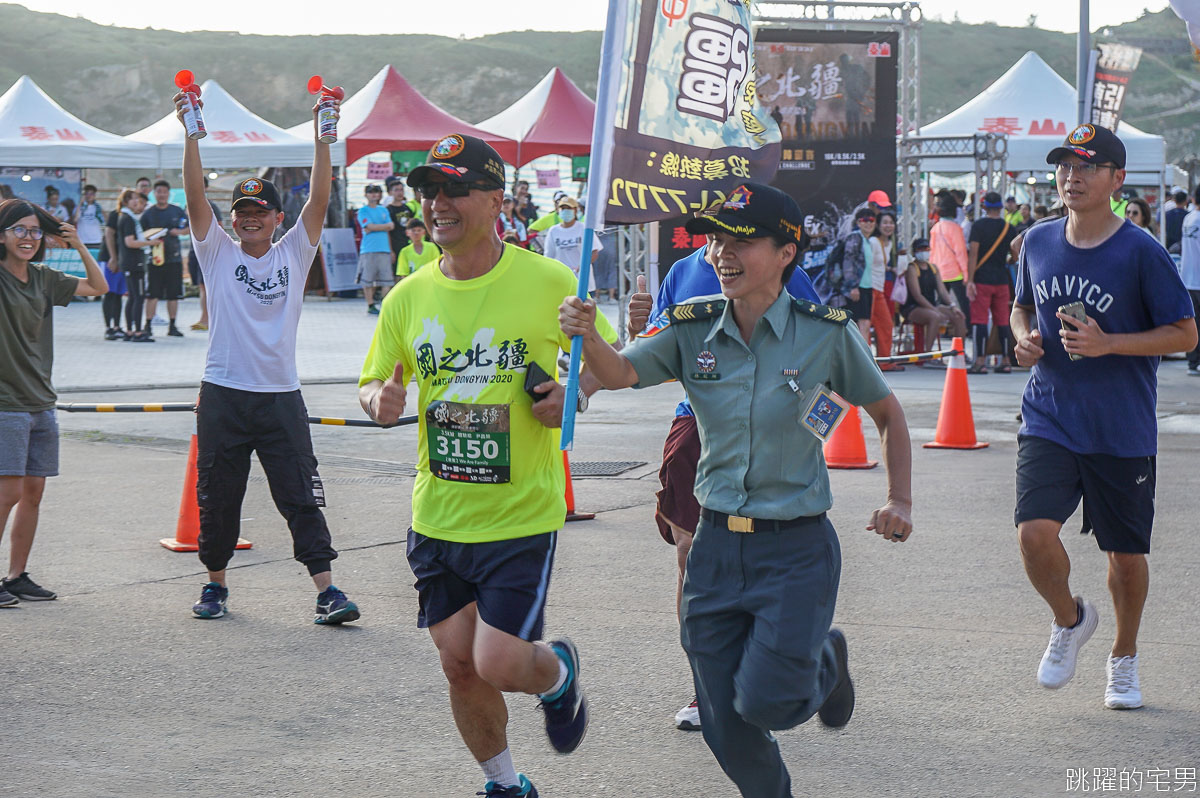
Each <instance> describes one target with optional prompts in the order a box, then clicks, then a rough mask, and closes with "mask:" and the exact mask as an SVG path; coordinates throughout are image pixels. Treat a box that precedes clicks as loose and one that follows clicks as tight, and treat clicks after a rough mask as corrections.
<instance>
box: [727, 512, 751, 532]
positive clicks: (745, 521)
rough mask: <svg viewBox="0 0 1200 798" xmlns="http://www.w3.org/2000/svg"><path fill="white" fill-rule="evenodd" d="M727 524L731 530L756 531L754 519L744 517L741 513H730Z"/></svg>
mask: <svg viewBox="0 0 1200 798" xmlns="http://www.w3.org/2000/svg"><path fill="white" fill-rule="evenodd" d="M725 526H726V528H728V529H729V531H730V532H746V533H751V532H753V531H754V519H753V518H743V517H742V516H740V515H730V516H727V517H726V520H725Z"/></svg>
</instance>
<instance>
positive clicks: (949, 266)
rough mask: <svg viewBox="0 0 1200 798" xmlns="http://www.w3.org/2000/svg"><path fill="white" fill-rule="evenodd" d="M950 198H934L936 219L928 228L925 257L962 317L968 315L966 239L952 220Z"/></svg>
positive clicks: (953, 210)
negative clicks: (927, 255) (939, 275)
mask: <svg viewBox="0 0 1200 798" xmlns="http://www.w3.org/2000/svg"><path fill="white" fill-rule="evenodd" d="M958 211H959V208H958V207H957V205H956V203H955V201H954V199H953V198H952V197H943V198H942V199H940V200H938V205H937V214H938V221H937V223H936V224H934V226H933V228H932V229H931V230H930V231H929V245H930V249H929V260H930V261H931V262H932V263H933V265H934V266H936V267H937V270H938V272H939V273H940V274H941V275H942V282H944V283H945V284H946V288H947V289H949V291H950V293H951V294H952V295H953V296H954V299H955V301H957V302H958V307H959V308H960V309H961V310H962V312H963V315H964V316H969V315H970V314H971V300H970V299H968V298H967V286H966V277H967V240H966V238H965V237H964V236H963V229H962V226H961V225H959V224H958V222H956V221H955V217H956V216H957V215H958Z"/></svg>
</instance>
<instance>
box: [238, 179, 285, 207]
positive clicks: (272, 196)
mask: <svg viewBox="0 0 1200 798" xmlns="http://www.w3.org/2000/svg"><path fill="white" fill-rule="evenodd" d="M242 202H252V203H254V204H255V205H258V206H259V207H262V208H267V209H269V210H273V211H280V210H283V202H282V201H281V200H280V199H279V189H277V188H275V184H274V183H272V182H271V181H270V180H263V179H262V178H260V177H251V178H249V179H247V180H243V181H242V182H240V183H238V184H237V188H235V189H234V190H233V204H232V205H231V206H230V207H232V208H236V207H237V206H238V203H242Z"/></svg>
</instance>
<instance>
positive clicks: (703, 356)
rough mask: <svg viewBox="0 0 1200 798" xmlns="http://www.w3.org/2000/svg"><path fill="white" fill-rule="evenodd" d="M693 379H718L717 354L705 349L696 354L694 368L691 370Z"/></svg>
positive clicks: (719, 376)
mask: <svg viewBox="0 0 1200 798" xmlns="http://www.w3.org/2000/svg"><path fill="white" fill-rule="evenodd" d="M692 379H693V380H719V379H721V375H720V373H718V372H717V356H716V355H714V354H713V353H712V352H709V351H708V350H707V349H706V350H704V351H703V352H701V353H700V354H698V355H696V370H695V371H693V372H692Z"/></svg>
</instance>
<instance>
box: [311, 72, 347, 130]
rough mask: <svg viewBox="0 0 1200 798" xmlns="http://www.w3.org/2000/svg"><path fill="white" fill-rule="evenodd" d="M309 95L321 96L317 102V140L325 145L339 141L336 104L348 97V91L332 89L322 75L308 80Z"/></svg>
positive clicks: (338, 88)
mask: <svg viewBox="0 0 1200 798" xmlns="http://www.w3.org/2000/svg"><path fill="white" fill-rule="evenodd" d="M308 93H309V94H320V95H321V98H320V99H319V100H318V101H317V138H318V139H319V140H320V141H322V142H324V143H325V144H332V143H333V142H335V141H337V111H336V110H335V108H334V104H335V102H341V101H342V98H343V97H345V96H346V90H345V89H343V88H342V87H341V86H334V87H333V88H330V87H329V86H326V85H325V81H323V80H322V79H321V76H320V75H313V76H312V77H311V78H309V79H308Z"/></svg>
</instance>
